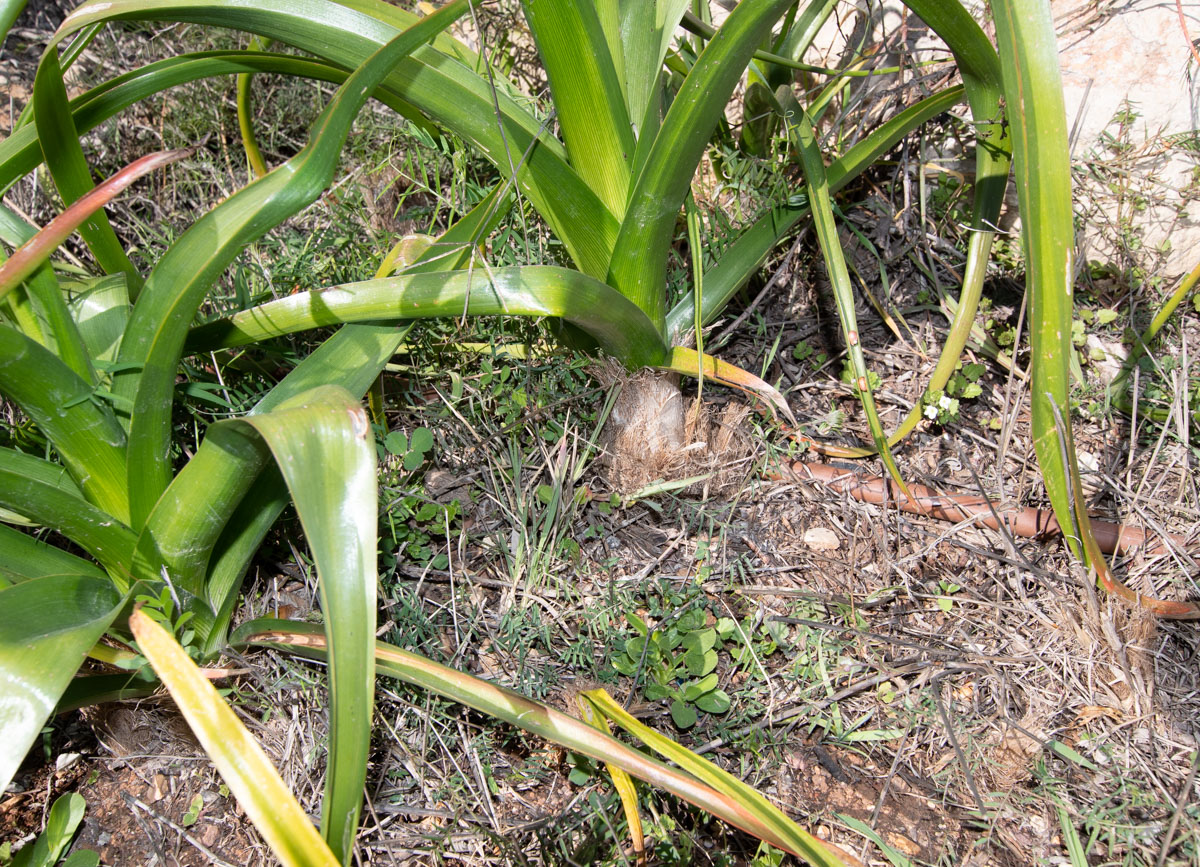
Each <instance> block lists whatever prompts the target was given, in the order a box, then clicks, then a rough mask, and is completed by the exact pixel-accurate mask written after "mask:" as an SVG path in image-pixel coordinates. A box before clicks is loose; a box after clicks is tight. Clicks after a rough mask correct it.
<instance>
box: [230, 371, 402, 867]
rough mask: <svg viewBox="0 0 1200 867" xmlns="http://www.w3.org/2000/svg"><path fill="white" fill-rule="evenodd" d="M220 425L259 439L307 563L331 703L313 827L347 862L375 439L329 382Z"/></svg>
mask: <svg viewBox="0 0 1200 867" xmlns="http://www.w3.org/2000/svg"><path fill="white" fill-rule="evenodd" d="M220 424H222V425H235V426H247V427H250V428H253V429H254V431H256V432H257V433H258V434H259V435H260V436H262V438H263V439H264V440H265V441H266V442H267V445H268V446H269V447H270V449H271V452H272V454H273V455H274V457H275V462H276V464H277V465H278V466H279V469H280V471H281V472H282V473H283V477H284V479H285V480H286V481H287V485H288V490H289V491H290V492H291V495H292V499H293V501H294V502H295V503H296V511H297V512H298V513H299V515H300V521H301V523H302V524H303V525H304V535H305V538H306V540H307V541H308V545H309V548H310V549H311V550H312V553H313V561H314V562H315V563H316V566H317V577H318V579H319V581H320V590H321V608H322V610H323V612H324V614H325V635H326V636H327V639H328V642H329V648H330V654H329V691H330V697H331V704H332V711H331V719H330V734H329V763H328V770H327V773H326V778H325V798H324V800H323V802H322V803H323V806H322V813H321V828H322V831H323V833H324V835H325V839H326V841H327V842H328V843H329V846H330V848H331V849H332V850H333V852H334V854H335V855H337V856H338V858H339V859H340V860H342V861H348V859H349V857H350V853H351V851H352V849H353V844H354V833H355V831H356V829H357V828H358V816H359V810H360V808H361V806H362V790H363V784H364V782H365V781H366V774H367V757H368V754H369V752H370V741H371V711H372V708H373V707H374V689H375V667H374V666H375V657H374V655H373V650H374V644H375V583H376V569H375V558H376V539H377V525H378V520H379V516H378V507H377V505H376V502H377V494H376V485H377V481H376V478H375V438H374V436H373V435H372V433H371V425H370V422H369V421H368V420H367V415H366V413H365V412H364V411H363V409H362V407H361V406H360V405H359V403H358V402H357V401H356V400H355V399H354V397H353V396H352V395H351V394H350V393H349V392H348V391H346V390H345V389H343V388H338V387H336V386H325V387H323V388H318V389H314V390H312V391H310V392H307V393H305V394H302V395H300V396H299V397H297V398H294V399H292V400H290V401H285V402H284V403H282V404H280V405H279V406H278V407H276V408H275V409H273V410H272V411H270V412H266V413H262V414H258V415H252V416H247V417H246V418H245V419H240V420H236V421H227V422H221V423H220Z"/></svg>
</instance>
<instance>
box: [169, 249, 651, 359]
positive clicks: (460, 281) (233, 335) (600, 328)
mask: <svg viewBox="0 0 1200 867" xmlns="http://www.w3.org/2000/svg"><path fill="white" fill-rule="evenodd" d="M463 313H467V314H497V313H500V314H509V315H513V316H556V317H560V318H562V319H565V320H567V321H568V322H571V323H572V324H574V325H577V326H579V327H580V328H582V329H583V330H584V331H586V332H587V333H588V334H590V335H591V336H592V337H594V338H595V339H596V341H597V342H598V343H599V344H600V346H601V347H602V348H603V349H604V350H605V351H606V352H608V353H609V354H610V355H613V356H615V357H616V358H618V359H619V360H620V361H622V362H623V363H624V364H626V365H628V366H630V367H643V366H649V365H655V364H659V363H661V362H662V360H663V359H664V358H665V357H666V354H667V350H666V347H665V346H664V344H663V342H662V339H661V338H660V337H659V334H658V331H657V329H655V328H654V326H653V324H652V323H651V322H650V320H649V319H647V318H646V316H645V314H643V313H642V312H641V311H640V310H639V309H638V308H637V307H636V306H635V305H634V304H633V302H631V301H629V300H628V299H626V298H625V297H623V296H622V295H620V294H619V293H618V292H617V291H616V290H615V289H613V288H612V287H611V286H608V285H607V284H604V283H601V282H600V281H599V280H594V279H592V278H591V277H588V276H587V275H585V274H582V273H580V272H578V271H573V270H570V269H567V268H558V267H554V266H549V265H528V266H525V267H517V268H495V269H489V270H487V271H484V270H483V269H477V270H475V271H450V272H435V273H432V274H409V275H402V276H399V277H387V278H384V279H381V280H366V281H363V282H361V283H347V284H344V285H341V286H331V287H329V288H328V289H322V290H319V291H316V292H302V293H297V294H295V295H290V296H288V297H286V298H281V299H279V300H277V301H271V302H268V303H266V304H263V305H261V306H259V307H254V308H252V309H250V310H246V311H243V312H242V313H238V314H236V315H234V316H232V317H230V318H229V319H227V320H223V321H220V322H214V323H212V324H210V325H204V326H201V327H200V328H196V329H195V330H194V331H193V332H192V336H191V337H190V338H189V340H188V348H189V350H191V351H193V352H197V351H201V350H209V349H215V348H219V347H227V346H241V345H243V344H246V343H254V342H257V341H260V340H265V339H267V338H269V337H278V336H281V335H283V334H291V333H293V332H296V331H304V330H307V329H310V328H316V327H319V326H322V325H336V324H338V323H342V322H364V321H372V320H391V319H425V318H429V317H436V316H457V315H461V314H463Z"/></svg>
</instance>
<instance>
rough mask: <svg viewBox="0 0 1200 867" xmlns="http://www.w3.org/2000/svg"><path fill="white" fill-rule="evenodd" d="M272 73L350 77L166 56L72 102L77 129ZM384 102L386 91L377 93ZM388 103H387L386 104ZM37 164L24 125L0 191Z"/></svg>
mask: <svg viewBox="0 0 1200 867" xmlns="http://www.w3.org/2000/svg"><path fill="white" fill-rule="evenodd" d="M244 72H276V73H279V74H280V75H293V76H297V77H302V78H311V79H314V80H316V81H332V82H335V83H337V84H341V83H342V82H343V81H345V80H346V76H347V75H348V74H349V73H347V72H346V71H345V70H342V69H339V68H337V67H335V66H333V65H332V64H330V63H328V62H326V61H322V60H314V59H311V58H305V57H295V56H291V55H284V54H270V53H265V52H253V51H204V52H199V53H196V54H183V55H180V56H178V57H169V58H167V59H165V60H160V61H157V62H155V63H151V64H148V65H146V66H143V67H141V68H140V69H135V70H132V71H130V72H127V73H125V74H123V75H119V76H117V77H116V78H113V79H111V80H109V81H106V82H105V83H103V84H100V85H97V86H96V87H94V88H92V89H91V90H89V91H87V92H86V93H83V94H81V95H80V96H77V97H76V98H75V99H73V100H71V105H70V108H71V112H72V115H73V122H74V124H75V128H76V130H77V131H78V132H79V133H80V134H81V135H82V134H84V133H87V132H89V131H91V130H92V129H94V128H95V127H96V126H98V125H99V124H101V123H103V122H104V121H106V120H108V119H109V118H111V117H113V116H114V115H115V114H117V113H118V112H120V111H121V110H122V109H125V108H128V107H129V106H130V105H133V104H134V103H136V102H140V101H142V100H144V99H147V98H148V97H150V96H153V95H154V94H156V93H161V92H162V91H164V90H168V89H170V88H172V87H176V86H178V85H180V84H186V83H188V82H190V81H196V80H198V79H203V78H209V77H212V76H217V75H231V74H237V73H244ZM377 96H379V98H381V99H384V101H385V102H388V98H387V96H386V94H385V93H382V92H381V93H377ZM388 104H389V105H390V104H392V102H388ZM41 162H42V150H41V147H40V145H39V143H38V136H37V127H36V126H34V125H33V124H29V125H27V126H23V127H21V128H20V129H18V130H16V131H15V132H13V134H12V135H10V136H9V137H8V138H6V139H5V140H4V141H2V142H0V190H7V189H8V188H9V187H10V186H11V185H12V184H13V183H14V182H15V181H16V180H17V179H18V178H20V177H22V176H23V175H25V174H28V173H29V172H31V171H33V170H34V169H35V168H37V166H38V165H39V164H40V163H41Z"/></svg>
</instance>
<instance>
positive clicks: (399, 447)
mask: <svg viewBox="0 0 1200 867" xmlns="http://www.w3.org/2000/svg"><path fill="white" fill-rule="evenodd" d="M383 447H384V448H385V449H387V450H388V453H389V454H392V455H395V456H396V457H402V456H404V455H406V454H408V437H407V436H405V435H404V432H403V431H398V430H394V431H392V432H391V433H390V434H388V435H387V436H386V437H384V438H383Z"/></svg>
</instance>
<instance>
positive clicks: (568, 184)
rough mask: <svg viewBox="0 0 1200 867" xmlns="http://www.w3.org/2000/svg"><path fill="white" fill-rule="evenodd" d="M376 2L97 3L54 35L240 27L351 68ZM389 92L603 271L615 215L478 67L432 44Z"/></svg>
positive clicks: (590, 267) (579, 260) (379, 18)
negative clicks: (172, 25) (503, 176)
mask: <svg viewBox="0 0 1200 867" xmlns="http://www.w3.org/2000/svg"><path fill="white" fill-rule="evenodd" d="M382 5H383V4H380V3H378V2H374V3H364V2H358V0H356V2H354V3H352V4H347V5H343V4H340V3H335V2H332V0H289V2H288V3H287V4H272V5H270V6H267V5H265V4H246V3H244V2H239V0H209V2H206V3H196V2H193V0H112V2H105V0H94V2H90V3H85V4H84V5H83V6H81V7H80V8H79V9H77V10H76V11H75V12H73V13H72V14H71V15H70V16H68V18H67V20H66V21H64V22H63V26H62V27H61V28H60V29H59V32H58V34H57V35H56V37H55V38H56V39H61V38H63V37H64V36H65V35H67V34H69V33H71V32H74V31H75V30H77V29H79V28H80V27H83V26H86V25H88V24H92V23H95V22H97V21H108V20H121V19H132V20H167V21H172V20H174V21H187V22H193V23H197V24H206V25H211V26H218V27H235V28H239V29H243V30H247V31H249V32H252V33H257V34H259V35H260V36H264V37H266V38H269V39H275V40H278V41H280V42H284V43H286V44H288V45H292V46H294V47H296V48H299V49H301V50H304V51H308V52H311V53H313V54H315V55H317V56H318V57H322V58H325V59H327V60H329V61H331V62H333V63H335V64H337V65H339V66H342V67H344V68H349V69H353V68H356V67H358V66H359V65H360V64H361V63H362V62H363V61H364V60H365V59H366V58H367V57H369V56H370V55H371V54H372V52H374V51H375V50H376V49H377V48H378V47H379V46H381V45H383V44H385V43H386V42H388V41H389V40H390V39H392V38H393V37H394V36H395V35H396V33H397V30H398V28H397V27H396V24H395V23H394V21H393V20H392V18H391V17H390V16H388V15H385V14H383V13H382V12H381V11H380V9H381V7H382ZM348 7H350V8H348ZM422 20H426V19H422ZM387 86H388V87H390V88H391V89H393V90H394V91H395V92H397V93H402V94H403V95H404V97H405V98H406V100H407V101H408V102H409V103H410V104H411V105H412V106H415V107H416V108H417V109H420V111H421V112H424V113H425V114H426V115H428V116H429V117H431V118H433V119H434V120H435V121H436V122H437V123H438V124H439V125H441V126H444V127H445V128H447V129H449V130H452V131H453V132H454V133H456V134H457V135H459V136H461V137H463V138H464V139H466V140H467V141H469V142H471V143H473V144H474V145H475V146H476V147H478V148H479V149H480V151H481V152H482V153H483V154H484V155H485V156H486V157H487V158H488V159H489V160H490V161H491V162H492V163H493V164H495V165H496V166H497V167H498V168H499V169H500V170H501V172H504V173H507V172H508V171H509V167H510V166H512V165H520V166H522V168H521V171H520V172H519V174H518V177H517V181H518V184H519V186H520V188H521V191H522V192H523V193H524V194H525V195H527V196H528V197H529V198H530V200H531V201H532V202H533V204H534V206H535V207H536V208H537V209H538V212H539V213H540V214H542V216H543V217H545V219H546V221H547V222H548V223H549V224H550V227H551V229H552V230H553V231H554V232H555V234H556V235H558V237H559V238H561V239H562V240H563V243H564V244H565V245H566V247H567V250H568V252H569V253H570V255H571V257H572V259H574V261H575V262H576V264H577V265H578V266H579V268H580V269H581V270H583V271H585V272H586V273H589V274H592V275H593V276H597V277H602V276H603V275H604V273H605V271H606V270H607V268H608V262H609V257H610V255H611V253H612V248H613V244H614V243H615V241H616V237H617V220H616V218H615V217H614V216H613V215H612V214H611V213H610V212H609V211H608V208H606V207H605V206H604V204H603V202H602V201H601V200H600V199H599V198H598V197H597V196H596V194H595V193H594V192H592V190H590V189H589V188H588V186H587V185H586V184H585V183H583V181H582V180H581V179H580V177H579V175H578V174H577V173H576V172H575V170H574V169H573V168H571V166H570V165H568V164H567V161H566V153H565V150H564V148H563V146H562V144H561V143H560V142H558V141H557V140H556V139H554V138H553V136H551V135H550V134H548V133H547V132H546V131H545V126H544V124H543V121H542V120H541V119H540V118H537V117H535V116H534V115H533V114H532V113H531V112H529V111H528V110H526V109H525V108H524V107H523V106H521V105H520V104H518V102H517V101H516V100H515V99H514V98H513V97H512V96H511V95H510V94H509V90H510V88H507V87H504V86H502V87H501V88H500V89H499V90H498V91H494V90H493V88H492V85H491V83H490V81H489V80H488V79H486V78H484V77H482V76H481V75H480V74H479V73H478V72H477V71H476V70H475V69H473V68H470V67H468V66H466V65H464V64H463V63H462V62H460V61H459V60H456V59H455V57H454V56H452V55H450V54H445V53H442V52H441V51H437V50H435V49H433V48H429V47H425V48H421V49H419V50H417V51H416V52H414V53H413V56H412V57H411V58H408V59H407V60H405V61H403V62H401V63H400V64H399V65H398V66H397V68H396V69H395V70H394V71H393V72H392V74H391V75H390V76H389V77H388V81H387ZM497 110H498V112H499V117H497ZM535 142H536V143H537V145H536V147H534V146H533V145H534V143H535Z"/></svg>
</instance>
